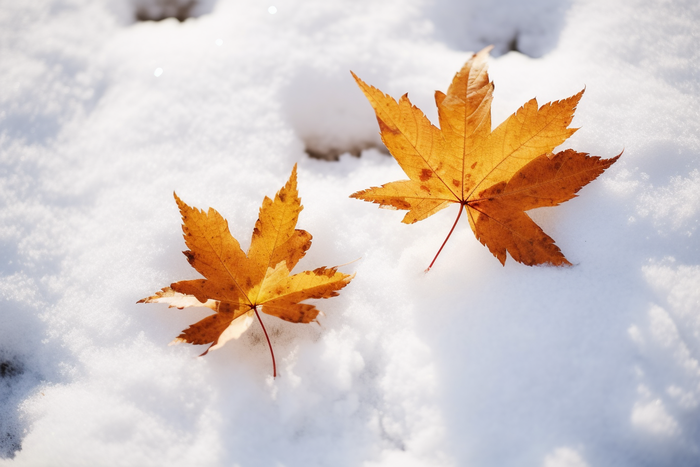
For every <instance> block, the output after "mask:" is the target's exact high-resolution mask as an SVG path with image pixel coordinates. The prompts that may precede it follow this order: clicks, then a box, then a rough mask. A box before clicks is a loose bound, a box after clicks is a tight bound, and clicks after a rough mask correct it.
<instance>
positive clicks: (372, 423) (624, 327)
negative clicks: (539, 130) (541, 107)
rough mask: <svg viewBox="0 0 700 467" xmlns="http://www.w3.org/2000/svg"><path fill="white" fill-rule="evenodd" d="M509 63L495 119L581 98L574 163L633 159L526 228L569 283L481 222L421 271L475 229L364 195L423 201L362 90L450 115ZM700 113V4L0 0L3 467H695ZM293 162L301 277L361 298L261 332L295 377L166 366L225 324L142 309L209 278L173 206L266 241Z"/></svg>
mask: <svg viewBox="0 0 700 467" xmlns="http://www.w3.org/2000/svg"><path fill="white" fill-rule="evenodd" d="M190 3H192V5H190ZM188 5H189V6H188ZM188 8H189V9H188ZM183 9H184V10H187V11H188V14H189V15H190V16H192V17H190V18H189V19H187V20H186V21H184V22H179V21H177V20H176V19H174V18H169V19H165V20H163V21H158V22H154V21H138V22H137V21H135V19H134V18H135V16H136V15H137V14H142V15H150V17H153V18H158V17H162V16H168V15H173V14H177V11H184V10H183ZM166 10H167V11H166ZM139 12H141V13H139ZM173 12H176V13H173ZM516 37H517V39H516ZM491 43H493V44H494V45H495V53H494V55H495V56H494V57H493V58H492V59H491V60H490V75H491V78H492V80H493V81H494V82H495V85H496V91H495V100H494V107H493V114H494V123H500V121H502V120H503V119H504V118H506V117H507V116H508V115H509V114H510V113H512V112H513V111H515V110H516V109H517V108H518V107H519V106H520V105H522V104H523V103H524V102H525V101H527V100H528V99H530V98H532V97H537V99H538V102H540V103H545V102H547V101H550V100H557V99H562V98H565V97H568V96H570V95H572V94H574V93H576V92H578V91H579V90H581V89H582V88H584V87H585V88H586V92H585V94H584V96H583V99H582V101H581V104H580V105H579V107H578V110H577V113H576V117H575V119H574V124H573V126H575V127H581V130H579V131H578V132H577V133H576V134H575V135H574V136H573V137H572V138H571V139H570V140H569V141H567V143H566V144H565V146H564V147H573V148H576V149H577V150H580V151H585V152H590V153H591V154H594V155H599V156H602V157H613V156H615V155H617V154H618V153H619V152H620V151H622V150H624V154H623V156H622V158H621V159H620V161H619V162H618V163H617V164H615V165H614V166H613V167H611V168H610V169H609V170H608V171H607V172H606V173H605V174H604V175H602V176H601V177H600V178H599V179H598V180H597V181H595V182H593V183H592V184H591V185H590V186H588V187H586V188H584V189H583V190H582V192H581V196H580V197H578V198H576V199H574V200H572V201H570V202H567V203H565V204H563V205H561V206H559V207H556V208H553V209H542V210H538V211H536V212H534V213H532V215H533V217H534V218H535V219H536V220H537V222H538V223H540V225H542V227H543V228H544V229H545V231H547V232H548V233H549V234H550V235H552V236H553V238H554V239H555V240H556V241H557V244H558V245H559V246H560V247H561V248H562V250H563V252H564V253H565V254H566V255H567V258H568V259H569V260H570V261H571V262H572V263H574V266H573V267H570V268H550V267H538V268H530V267H527V266H523V265H519V264H516V263H514V262H513V261H512V260H510V259H509V260H508V262H507V263H506V265H505V267H503V266H501V265H500V263H499V262H498V261H497V260H496V259H495V258H494V257H493V256H491V254H490V253H489V252H488V250H487V249H486V248H484V247H483V246H482V245H481V244H480V243H479V242H478V241H477V240H476V239H475V238H474V236H473V234H472V233H471V231H470V229H469V227H468V225H467V223H466V222H462V223H460V225H458V228H457V229H456V231H455V233H454V234H453V236H452V238H451V239H450V241H449V243H448V244H447V246H446V247H445V250H444V251H443V252H442V254H441V256H440V258H439V259H438V261H437V263H436V265H435V267H434V268H433V269H432V270H431V271H430V273H428V274H425V273H424V272H423V271H424V269H425V268H426V266H427V265H428V263H429V262H430V260H431V259H432V257H433V256H434V254H435V252H436V251H437V249H438V248H439V246H440V244H441V243H442V241H443V239H444V237H445V235H446V234H447V232H448V230H449V228H450V226H451V225H452V222H453V220H454V217H455V216H456V213H457V211H456V209H457V207H456V206H455V207H454V208H453V209H446V210H444V211H442V212H440V213H438V214H437V215H435V216H433V217H431V218H429V219H427V220H425V221H421V222H419V223H417V224H414V225H409V226H407V225H404V224H402V223H401V222H400V219H401V218H402V216H403V213H402V212H392V211H386V210H379V209H377V208H376V206H375V205H372V204H369V203H363V202H361V201H358V200H354V199H349V198H348V196H349V195H350V194H351V193H353V192H355V191H357V190H360V189H364V188H367V187H370V186H376V185H378V184H382V183H386V182H389V181H393V180H398V179H402V178H405V176H404V175H403V173H402V171H401V169H400V168H399V167H398V165H397V164H396V162H395V161H394V160H393V159H392V158H391V157H389V156H387V155H385V154H383V153H382V151H383V149H381V143H380V140H379V137H378V128H377V123H376V119H375V118H374V115H373V112H372V110H371V107H370V105H369V104H368V103H367V101H366V99H365V98H364V96H363V95H362V93H361V92H360V90H359V89H358V88H357V86H356V85H355V83H354V81H353V79H352V77H351V76H350V73H349V70H353V71H354V72H355V73H357V74H358V75H359V76H360V77H361V78H362V79H363V80H365V81H366V82H368V83H370V84H372V85H375V86H377V87H379V88H380V89H382V90H383V91H384V92H387V93H389V94H391V95H393V96H395V97H399V96H400V95H402V94H404V93H405V92H408V93H409V95H410V97H411V99H412V101H413V102H414V104H416V105H418V106H419V107H420V108H421V109H423V110H424V111H425V112H426V114H427V115H428V117H429V118H430V119H431V120H433V121H437V118H436V115H437V113H436V111H435V105H434V102H433V93H434V91H435V90H437V89H440V90H443V91H444V90H446V89H447V86H448V85H449V82H450V80H451V79H452V76H453V75H454V73H455V72H456V71H457V70H458V69H459V67H460V66H461V65H462V64H463V63H464V62H465V61H466V60H467V59H468V58H469V57H470V55H471V53H473V52H474V51H477V50H479V49H481V48H482V47H484V46H486V45H488V44H491ZM513 45H515V46H516V47H517V48H518V50H520V51H521V52H522V53H520V52H515V51H512V52H508V50H509V49H510V48H511V47H512V46H513ZM698 109H700V4H699V3H698V2H697V1H696V0H677V1H673V2H670V1H661V0H571V1H566V2H560V1H554V0H536V1H532V2H521V1H520V0H498V1H489V0H461V1H460V0H432V1H428V0H383V1H376V0H275V2H274V4H273V3H272V2H263V1H260V0H216V1H214V0H207V1H202V2H199V3H198V4H196V5H195V4H194V3H193V2H189V1H188V0H178V1H175V0H118V1H115V0H32V1H26V2H4V3H3V5H2V8H0V178H1V181H0V247H1V251H2V256H1V257H0V301H1V304H0V319H1V321H0V466H3V467H4V466H11V467H20V466H36V465H51V466H55V465H67V466H68V465H70V466H74V465H90V466H94V465H143V466H148V465H153V466H160V465H172V466H180V465H183V466H184V465H187V466H192V465H195V466H198V465H202V466H239V467H247V466H368V467H369V466H372V467H375V466H376V467H379V466H382V467H384V466H401V467H403V466H467V465H471V466H498V467H504V466H505V467H507V466H538V467H539V466H543V467H583V466H590V467H593V466H605V465H618V466H629V467H632V466H635V467H636V466H659V467H661V466H669V465H673V466H697V465H699V464H700V248H699V247H700V242H698V239H697V236H698V234H699V231H698V226H699V223H700V220H699V219H700V175H699V173H700V129H699V128H700V111H699V110H698ZM306 151H309V152H312V153H316V154H326V155H329V156H339V159H340V160H339V161H334V162H329V161H323V160H317V159H312V158H310V157H309V156H308V154H307V152H306ZM350 153H354V154H360V153H361V157H359V158H357V157H354V156H353V155H351V154H350ZM294 163H298V164H299V190H300V194H301V197H302V203H303V205H304V207H305V208H304V211H303V212H302V213H301V216H300V220H299V227H300V228H302V229H305V230H308V231H309V232H310V233H311V234H312V235H313V236H314V243H313V246H312V247H311V249H310V250H309V252H308V254H307V255H306V257H305V258H304V259H303V260H302V261H301V263H300V264H299V265H298V268H297V269H298V270H303V269H308V268H315V267H319V266H324V265H325V266H332V265H336V264H344V263H348V262H351V263H350V264H348V265H347V266H343V267H342V270H343V271H344V272H347V273H351V272H356V273H357V276H356V278H355V279H354V280H353V282H352V283H351V284H350V285H349V286H348V287H347V288H345V289H344V290H342V292H341V294H340V296H338V297H335V298H332V299H330V300H324V301H322V302H321V303H320V304H319V307H320V308H321V309H322V310H323V312H324V314H325V317H322V318H321V320H320V321H321V326H316V325H313V326H310V325H293V324H289V323H285V322H282V321H281V320H275V319H274V318H272V317H267V318H268V319H266V321H265V323H266V326H267V327H268V332H270V334H271V339H272V340H273V343H274V346H275V352H276V355H277V363H278V368H279V373H280V375H279V376H278V378H276V379H273V378H272V375H271V363H270V356H269V353H268V351H267V346H266V343H265V339H264V336H263V335H262V331H261V329H260V327H259V325H258V324H257V323H254V324H253V325H252V326H251V328H250V329H249V330H248V331H247V332H246V333H245V334H244V335H243V336H242V337H241V338H240V339H239V340H237V341H231V342H229V343H227V345H226V346H224V347H223V348H221V349H218V350H216V351H215V352H211V353H210V354H208V355H207V356H206V357H203V358H196V356H197V355H199V354H200V353H201V352H202V351H203V348H200V347H196V346H190V345H180V346H175V347H168V345H167V344H168V343H169V342H170V341H171V340H172V339H173V338H174V337H176V336H177V335H178V334H179V332H180V331H181V330H182V329H184V328H186V327H187V326H188V325H189V324H191V323H193V322H194V321H196V320H198V319H200V318H202V317H204V316H205V315H206V314H207V311H208V310H207V309H202V310H199V309H185V310H177V309H168V308H167V307H166V305H163V304H148V305H143V304H138V305H137V304H136V303H135V302H136V301H137V300H138V299H140V298H143V297H146V296H148V295H151V294H152V293H154V292H155V291H157V290H159V289H160V288H161V287H163V286H166V285H168V284H170V283H171V282H173V281H176V280H183V279H191V278H196V277H197V273H196V272H195V271H194V270H193V269H192V268H191V267H190V266H189V265H188V263H187V261H186V260H185V258H184V256H182V254H181V253H180V252H181V251H182V250H183V249H185V248H184V242H183V240H182V233H181V229H180V216H179V213H178V211H177V207H176V205H175V202H174V200H173V197H172V193H173V191H176V192H177V194H178V195H179V196H180V197H181V198H182V199H183V200H184V201H185V202H187V203H188V204H191V205H194V206H197V207H199V208H207V207H209V206H212V207H214V208H216V209H217V210H218V211H219V212H221V213H222V215H224V217H226V218H227V219H228V221H229V226H230V228H231V231H232V233H233V235H234V236H235V237H236V238H238V239H239V240H240V241H241V244H242V246H243V247H244V248H246V247H247V245H248V242H249V238H250V233H251V231H252V228H253V224H254V222H255V220H256V218H257V213H258V209H259V207H260V205H261V202H262V199H263V197H264V196H266V195H267V196H271V195H273V194H274V193H275V192H276V191H277V190H278V189H279V188H280V187H281V186H282V185H283V184H284V182H285V181H286V180H287V178H288V177H289V173H290V171H291V169H292V166H293V165H294ZM358 258H359V259H358ZM354 260H357V261H355V262H352V261H354Z"/></svg>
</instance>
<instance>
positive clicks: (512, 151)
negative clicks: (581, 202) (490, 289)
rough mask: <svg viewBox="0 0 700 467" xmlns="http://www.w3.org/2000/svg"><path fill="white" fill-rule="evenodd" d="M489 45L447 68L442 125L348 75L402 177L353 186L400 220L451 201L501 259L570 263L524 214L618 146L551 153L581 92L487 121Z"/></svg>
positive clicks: (565, 190)
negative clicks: (592, 152)
mask: <svg viewBox="0 0 700 467" xmlns="http://www.w3.org/2000/svg"><path fill="white" fill-rule="evenodd" d="M490 50H491V47H487V48H485V49H484V50H482V51H481V52H479V53H477V54H474V55H473V56H472V58H471V59H470V60H469V61H468V62H467V63H466V64H465V65H464V67H462V69H461V70H460V71H459V72H458V73H457V74H456V75H455V77H454V79H453V80H452V84H451V85H450V87H449V89H448V90H447V94H444V93H442V92H440V91H436V93H435V102H436V104H437V109H438V116H439V120H440V128H437V127H436V126H434V125H432V124H431V123H430V121H429V120H428V119H427V118H426V116H425V115H424V114H423V112H422V111H421V110H420V109H418V108H417V107H415V106H414V105H412V104H411V101H410V100H409V99H408V94H404V95H403V96H402V97H401V98H400V99H399V100H398V102H397V101H396V100H394V99H393V98H392V97H391V96H388V95H386V94H384V93H382V92H381V91H380V90H379V89H377V88H375V87H373V86H369V85H367V84H366V83H365V82H364V81H362V80H361V79H360V78H358V77H357V76H356V75H355V74H354V73H352V72H351V73H352V75H353V77H354V78H355V80H356V81H357V83H358V85H359V86H360V88H361V89H362V92H363V93H364V94H365V96H366V97H367V99H368V100H369V102H370V104H372V107H373V108H374V110H375V113H376V115H377V121H378V122H379V127H380V131H381V136H382V141H383V142H384V144H385V145H386V147H387V148H388V149H389V152H390V153H391V154H392V155H393V156H394V158H395V159H396V161H397V162H398V163H399V165H400V166H401V168H402V169H403V170H404V172H405V173H406V175H408V177H409V179H410V180H401V181H397V182H391V183H387V184H385V185H382V186H381V187H373V188H369V189H367V190H362V191H358V192H357V193H354V194H352V195H351V198H357V199H361V200H364V201H370V202H373V203H377V204H379V205H380V207H385V208H390V209H402V210H407V211H408V213H407V214H406V215H405V216H404V218H403V222H404V223H406V224H412V223H414V222H417V221H420V220H423V219H425V218H427V217H429V216H431V215H433V214H435V213H436V212H438V211H440V210H441V209H444V208H446V207H447V206H449V205H451V204H452V203H457V204H459V205H460V209H459V213H458V215H457V219H456V220H455V223H454V225H453V226H452V229H451V230H450V232H449V234H448V235H447V238H445V241H444V242H443V244H442V246H441V247H440V249H439V250H438V253H437V255H435V259H433V261H432V262H431V263H430V266H428V269H427V270H429V269H430V268H431V267H432V266H433V264H434V263H435V260H436V259H437V257H438V255H439V254H440V252H441V251H442V248H443V247H444V246H445V243H447V240H448V239H449V238H450V235H452V232H453V231H454V228H455V226H456V225H457V222H458V221H459V218H460V216H461V215H462V207H464V211H466V212H467V215H468V218H469V225H470V226H471V228H472V231H473V232H474V234H475V235H476V238H477V239H479V241H480V242H481V243H482V244H483V245H485V246H486V247H488V249H489V250H490V251H491V253H492V254H493V255H494V256H495V257H496V258H498V260H499V261H500V262H501V264H504V265H505V261H506V252H508V253H510V255H511V257H512V258H513V259H515V260H516V261H518V262H521V263H524V264H527V265H531V266H532V265H536V264H544V263H549V264H552V265H556V266H562V265H570V264H571V263H569V261H568V260H567V259H566V258H565V257H564V255H563V254H562V253H561V251H560V250H559V247H557V246H556V245H555V244H554V240H552V238H550V237H549V236H548V235H547V234H545V233H544V231H543V230H542V229H541V228H540V227H539V226H538V225H537V224H535V222H534V221H533V220H532V219H531V218H530V217H529V216H528V215H527V214H526V213H525V211H528V210H530V209H534V208H538V207H543V206H556V205H558V204H560V203H563V202H564V201H567V200H569V199H571V198H573V197H575V196H576V193H577V192H578V191H579V190H580V189H581V188H582V187H583V186H584V185H586V184H588V183H589V182H591V181H593V180H595V178H596V177H598V175H600V174H601V173H603V171H604V170H605V169H607V168H608V167H610V165H612V164H613V163H614V162H615V161H616V160H617V159H618V158H619V157H620V155H618V156H616V157H614V158H611V159H601V158H600V157H596V156H589V155H588V154H586V153H581V152H576V151H573V150H571V149H568V150H565V151H562V152H559V153H556V154H553V153H552V151H553V150H554V148H555V147H557V146H559V145H560V144H562V143H563V142H564V141H565V140H566V139H567V138H568V137H569V136H571V135H572V134H573V133H574V132H575V131H576V130H577V129H575V128H569V127H568V126H569V124H570V123H571V120H572V119H573V115H574V111H575V110H576V105H577V104H578V102H579V100H580V99H581V96H582V95H583V91H581V92H579V93H578V94H575V95H573V96H571V97H569V98H567V99H563V100H560V101H555V102H550V103H547V104H545V105H543V106H541V107H539V108H538V105H537V100H536V99H532V100H530V101H528V102H527V103H526V104H525V105H523V106H522V107H521V108H520V109H518V111H517V112H515V113H514V114H513V115H511V116H510V117H508V119H506V121H504V122H503V123H502V124H500V125H499V126H498V127H497V128H496V129H494V130H492V129H491V101H492V99H493V89H494V86H493V83H491V82H490V81H489V77H488V73H487V71H486V69H487V64H486V60H487V58H488V53H489V51H490Z"/></svg>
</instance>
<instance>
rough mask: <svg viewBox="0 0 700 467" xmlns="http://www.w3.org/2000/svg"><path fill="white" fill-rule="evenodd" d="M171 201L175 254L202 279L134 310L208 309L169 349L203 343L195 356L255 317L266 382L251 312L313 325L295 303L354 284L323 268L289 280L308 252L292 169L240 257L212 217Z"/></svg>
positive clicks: (224, 226)
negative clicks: (180, 245) (180, 240)
mask: <svg viewBox="0 0 700 467" xmlns="http://www.w3.org/2000/svg"><path fill="white" fill-rule="evenodd" d="M174 196H175V201H176V202H177V205H178V207H179V208H180V213H181V214H182V221H183V225H182V230H183V232H184V237H185V244H186V245H187V247H188V248H189V250H187V251H185V252H183V253H184V254H185V256H186V257H187V260H188V261H189V263H190V264H191V265H192V267H193V268H195V269H196V270H197V271H198V272H199V273H200V274H202V275H203V276H204V277H205V279H194V280H185V281H180V282H175V283H173V284H170V287H165V288H163V289H162V290H160V291H159V292H156V293H155V295H152V296H150V297H147V298H144V299H142V300H139V302H138V303H167V304H168V305H169V306H170V307H176V308H180V309H182V308H185V307H191V306H199V307H208V308H211V309H212V310H214V311H215V312H216V314H213V315H210V316H207V317H206V318H204V319H203V320H201V321H199V322H197V323H195V324H193V325H191V326H190V327H189V328H187V329H185V330H184V331H182V333H181V334H180V335H179V336H178V337H177V338H176V339H175V340H174V341H173V342H172V343H171V344H178V343H180V342H187V343H190V344H211V345H210V346H209V348H208V349H207V350H206V351H205V352H204V353H203V354H202V355H206V354H207V352H209V351H210V350H215V349H218V348H220V347H222V346H223V345H224V344H225V343H226V342H227V341H229V340H231V339H237V338H238V337H240V336H241V334H243V332H245V331H246V329H248V327H249V326H250V325H251V324H252V323H253V321H254V319H253V318H254V317H257V319H258V321H259V322H260V325H261V326H262V328H263V332H264V333H265V338H266V339H267V343H268V346H269V348H270V354H271V356H272V367H273V375H274V376H277V365H276V364H275V355H274V352H273V350H272V345H271V344H270V338H269V337H268V335H267V330H266V329H265V326H264V325H263V322H262V319H260V315H259V314H258V311H259V310H260V311H262V312H264V313H267V314H269V315H272V316H277V317H278V318H281V319H283V320H285V321H290V322H292V323H310V322H312V321H316V317H317V316H318V314H319V310H318V309H317V308H316V307H315V306H314V305H311V304H306V303H301V302H302V301H303V300H306V299H313V298H329V297H334V296H336V295H338V292H337V291H338V290H340V289H342V288H343V287H345V286H346V285H348V283H349V282H350V281H351V280H352V278H353V277H354V275H352V276H351V275H348V274H343V273H340V272H338V271H337V269H336V268H326V267H321V268H317V269H314V270H313V271H304V272H301V273H298V274H294V275H290V271H291V270H292V269H293V268H294V266H295V265H296V264H297V263H298V262H299V260H300V259H301V258H302V257H303V256H304V255H305V254H306V251H307V250H308V249H309V247H310V246H311V234H309V233H308V232H306V231H305V230H300V229H295V227H296V224H297V219H298V218H299V213H300V212H301V210H302V209H303V207H302V205H301V200H300V198H299V194H298V192H297V167H296V165H295V166H294V169H293V170H292V175H291V176H290V178H289V181H288V182H287V184H286V185H285V186H284V187H282V189H281V190H280V191H278V192H277V195H276V196H275V199H274V200H271V199H270V198H268V197H265V200H264V201H263V205H262V207H261V208H260V215H259V217H258V220H257V222H256V223H255V228H254V229H253V237H252V240H251V242H250V248H249V250H248V253H247V254H245V253H244V252H243V250H241V247H240V245H239V244H238V241H236V239H235V238H233V236H232V235H231V233H230V232H229V229H228V222H227V221H226V219H224V218H223V217H222V216H221V214H219V213H218V212H217V211H216V210H214V209H212V208H209V212H204V211H200V210H199V209H196V208H192V207H190V206H188V205H187V204H185V203H184V202H183V201H182V200H181V199H180V198H178V196H177V195H174Z"/></svg>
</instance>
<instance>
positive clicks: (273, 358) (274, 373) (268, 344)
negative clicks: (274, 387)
mask: <svg viewBox="0 0 700 467" xmlns="http://www.w3.org/2000/svg"><path fill="white" fill-rule="evenodd" d="M253 311H255V316H257V318H258V322H259V323H260V326H262V328H263V332H264V333H265V339H267V346H268V347H269V348H270V355H272V377H273V378H277V365H276V364H275V352H273V351H272V344H270V338H269V337H268V335H267V329H265V325H264V324H263V322H262V319H260V315H259V314H258V307H257V306H254V307H253Z"/></svg>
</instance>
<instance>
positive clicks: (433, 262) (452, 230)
mask: <svg viewBox="0 0 700 467" xmlns="http://www.w3.org/2000/svg"><path fill="white" fill-rule="evenodd" d="M463 210H464V204H463V203H460V205H459V214H457V219H455V223H454V224H452V228H451V229H450V233H448V234H447V237H446V238H445V241H444V242H442V245H440V249H439V250H438V252H437V254H436V255H435V258H433V261H432V262H431V263H430V266H428V269H426V270H425V272H428V271H430V268H432V267H433V264H435V260H436V259H437V258H438V256H440V252H441V251H442V249H443V248H445V243H447V240H449V239H450V235H452V232H454V230H455V227H457V222H459V218H460V217H462V211H463Z"/></svg>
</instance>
